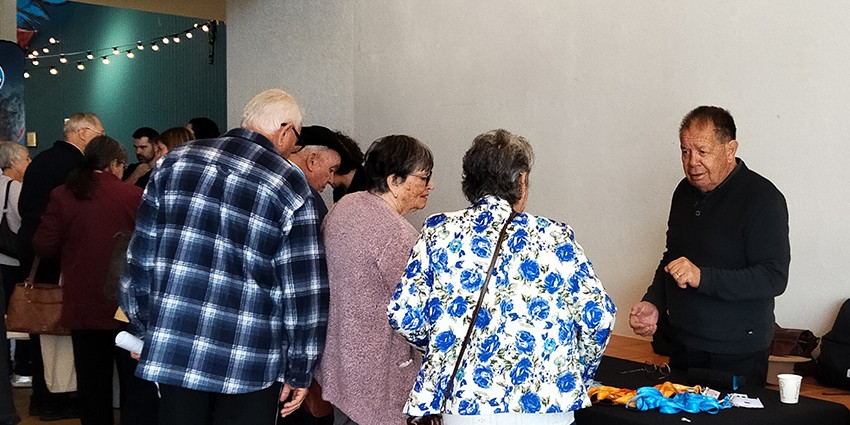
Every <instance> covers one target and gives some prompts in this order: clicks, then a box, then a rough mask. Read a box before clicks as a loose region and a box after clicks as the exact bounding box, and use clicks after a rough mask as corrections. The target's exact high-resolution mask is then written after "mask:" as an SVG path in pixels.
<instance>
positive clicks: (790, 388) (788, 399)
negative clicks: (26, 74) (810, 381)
mask: <svg viewBox="0 0 850 425" xmlns="http://www.w3.org/2000/svg"><path fill="white" fill-rule="evenodd" d="M776 377H777V378H779V401H781V402H783V403H785V404H797V401H799V400H800V383H801V382H802V381H803V377H802V376H800V375H794V374H792V373H780V374H779V375H776Z"/></svg>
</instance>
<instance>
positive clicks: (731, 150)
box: [726, 139, 738, 162]
mask: <svg viewBox="0 0 850 425" xmlns="http://www.w3.org/2000/svg"><path fill="white" fill-rule="evenodd" d="M737 152H738V141H737V140H735V139H732V140H730V141H728V142H726V159H727V160H728V161H730V162H735V154H736V153H737Z"/></svg>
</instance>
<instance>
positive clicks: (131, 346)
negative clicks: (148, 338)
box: [115, 331, 145, 354]
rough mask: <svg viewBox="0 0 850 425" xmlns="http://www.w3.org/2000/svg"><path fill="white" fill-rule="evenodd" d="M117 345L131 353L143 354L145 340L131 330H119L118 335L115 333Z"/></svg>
mask: <svg viewBox="0 0 850 425" xmlns="http://www.w3.org/2000/svg"><path fill="white" fill-rule="evenodd" d="M115 345H117V346H119V347H121V348H123V349H125V350H127V351H129V352H131V353H136V354H141V353H142V347H144V346H145V342H144V341H142V340H141V339H139V338H136V336H134V335H133V334H131V333H129V332H125V331H121V332H118V335H115Z"/></svg>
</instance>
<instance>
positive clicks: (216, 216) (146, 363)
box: [121, 89, 328, 425]
mask: <svg viewBox="0 0 850 425" xmlns="http://www.w3.org/2000/svg"><path fill="white" fill-rule="evenodd" d="M300 128H301V108H300V107H299V106H298V104H297V103H296V102H295V100H294V99H293V98H292V97H291V96H290V95H289V94H287V93H286V92H284V91H281V90H276V89H272V90H267V91H264V92H262V93H260V94H258V95H257V96H255V97H254V98H253V99H251V101H250V102H249V103H248V105H247V106H246V107H245V112H244V113H243V115H242V128H237V129H235V130H231V131H230V132H228V133H227V134H225V135H223V136H221V137H219V138H216V139H207V140H198V141H195V142H192V143H189V144H187V145H184V146H181V147H178V148H177V149H174V150H173V151H171V152H170V153H169V154H168V155H167V156H165V157H164V158H163V159H162V160H161V162H160V164H159V165H158V166H157V167H156V169H155V171H154V172H153V174H152V175H151V178H150V182H149V183H148V186H147V189H146V191H145V194H144V196H143V198H142V205H141V207H140V208H139V213H138V219H137V223H136V231H135V233H134V235H133V238H132V239H131V241H130V247H129V251H128V254H127V268H126V270H125V272H124V275H123V276H122V278H121V307H122V308H123V309H124V311H125V312H126V314H127V316H128V317H129V318H130V321H131V323H132V325H133V326H134V327H135V328H136V329H137V331H136V333H137V335H138V336H140V337H142V338H143V339H144V343H145V344H144V349H143V350H142V352H141V353H140V354H141V358H140V362H139V366H138V369H137V371H136V374H137V375H138V376H139V377H141V378H143V379H146V380H149V381H153V382H156V383H157V384H158V385H159V388H160V393H161V399H160V407H159V408H160V415H159V416H160V423H161V424H180V425H191V424H212V423H216V424H236V423H245V424H273V423H275V421H276V418H277V416H278V411H277V406H278V405H277V401H278V400H280V401H287V402H286V403H284V405H283V408H282V409H281V411H280V414H282V415H284V416H285V415H287V414H289V413H290V412H292V411H294V410H295V409H296V408H297V407H298V406H299V405H300V404H301V401H302V400H303V399H304V396H305V395H306V393H307V390H306V388H307V387H308V386H309V385H310V381H311V379H312V371H313V365H314V363H315V362H316V360H317V359H318V357H319V356H320V354H321V352H322V349H323V347H324V344H325V330H326V327H327V314H328V286H327V271H326V267H325V262H324V249H323V247H322V245H321V238H320V237H319V235H318V228H319V223H318V217H317V214H316V208H315V202H316V200H315V199H314V198H313V196H312V195H311V193H310V188H309V186H308V185H307V180H306V179H305V177H304V175H303V174H302V173H301V172H300V171H298V169H297V168H296V167H294V166H293V165H292V164H291V163H289V161H287V160H286V159H285V158H284V155H286V154H288V153H289V152H291V150H292V148H293V146H294V145H295V142H296V140H297V139H298V137H299V136H298V129H300Z"/></svg>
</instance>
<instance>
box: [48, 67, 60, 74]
mask: <svg viewBox="0 0 850 425" xmlns="http://www.w3.org/2000/svg"><path fill="white" fill-rule="evenodd" d="M50 73H51V74H53V75H56V74H58V73H59V70H58V69H56V67H55V66H51V67H50Z"/></svg>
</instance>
